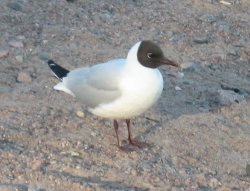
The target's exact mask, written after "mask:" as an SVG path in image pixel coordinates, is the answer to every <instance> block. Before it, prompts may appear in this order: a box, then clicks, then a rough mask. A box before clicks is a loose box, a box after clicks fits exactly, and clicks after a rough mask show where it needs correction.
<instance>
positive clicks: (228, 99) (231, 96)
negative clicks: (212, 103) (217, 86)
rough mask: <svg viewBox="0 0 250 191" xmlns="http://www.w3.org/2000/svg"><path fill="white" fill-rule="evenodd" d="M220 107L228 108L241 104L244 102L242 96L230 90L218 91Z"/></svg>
mask: <svg viewBox="0 0 250 191" xmlns="http://www.w3.org/2000/svg"><path fill="white" fill-rule="evenodd" d="M218 93H219V100H220V103H221V105H225V106H230V105H232V104H234V103H241V102H242V101H244V100H245V96H244V95H240V94H239V93H236V92H235V91H232V90H218Z"/></svg>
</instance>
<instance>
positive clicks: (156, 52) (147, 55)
mask: <svg viewBox="0 0 250 191" xmlns="http://www.w3.org/2000/svg"><path fill="white" fill-rule="evenodd" d="M137 58H138V61H139V62H140V63H141V64H142V65H143V66H145V67H148V68H157V67H159V66H161V65H171V66H174V67H179V65H178V64H177V63H175V62H174V61H171V60H169V59H167V58H166V57H165V56H164V54H163V52H162V50H161V48H160V47H159V46H158V45H157V44H155V43H153V42H152V41H149V40H145V41H142V42H141V44H140V46H139V49H138V52H137Z"/></svg>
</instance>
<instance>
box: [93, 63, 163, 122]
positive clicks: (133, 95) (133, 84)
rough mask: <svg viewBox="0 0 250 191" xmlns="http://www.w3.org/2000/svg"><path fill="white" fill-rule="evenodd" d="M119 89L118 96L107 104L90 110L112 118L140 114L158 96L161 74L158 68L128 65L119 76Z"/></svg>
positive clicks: (161, 83) (160, 86)
mask: <svg viewBox="0 0 250 191" xmlns="http://www.w3.org/2000/svg"><path fill="white" fill-rule="evenodd" d="M120 89H121V91H122V96H121V97H120V98H118V99H117V100H115V101H114V102H111V103H108V104H101V105H99V106H98V107H97V108H95V109H91V112H92V113H93V114H95V115H98V116H101V117H106V118H112V119H121V118H122V119H126V118H131V117H134V116H137V115H140V114H141V113H143V112H145V111H146V110H147V109H149V108H150V107H151V106H152V105H153V104H154V103H155V102H156V101H157V100H158V98H159V97H160V95H161V93H162V89H163V79H162V75H161V73H160V71H159V70H158V69H151V68H146V67H141V66H139V67H137V68H136V67H134V66H133V68H132V67H128V68H127V69H126V70H124V73H123V75H122V76H121V81H120Z"/></svg>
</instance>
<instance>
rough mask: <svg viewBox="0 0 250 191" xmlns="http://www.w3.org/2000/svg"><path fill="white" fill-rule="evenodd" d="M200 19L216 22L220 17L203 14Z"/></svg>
mask: <svg viewBox="0 0 250 191" xmlns="http://www.w3.org/2000/svg"><path fill="white" fill-rule="evenodd" d="M198 20H200V21H202V22H207V23H211V24H212V23H214V22H216V21H217V20H218V18H217V17H216V16H213V15H208V14H205V15H202V16H201V17H200V18H199V19H198Z"/></svg>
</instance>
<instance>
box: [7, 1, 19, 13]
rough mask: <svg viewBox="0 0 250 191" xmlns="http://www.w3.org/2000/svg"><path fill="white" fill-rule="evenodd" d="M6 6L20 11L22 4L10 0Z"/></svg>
mask: <svg viewBox="0 0 250 191" xmlns="http://www.w3.org/2000/svg"><path fill="white" fill-rule="evenodd" d="M7 6H8V7H9V8H11V9H13V10H15V11H22V6H21V5H20V4H19V3H16V2H12V3H8V4H7Z"/></svg>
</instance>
